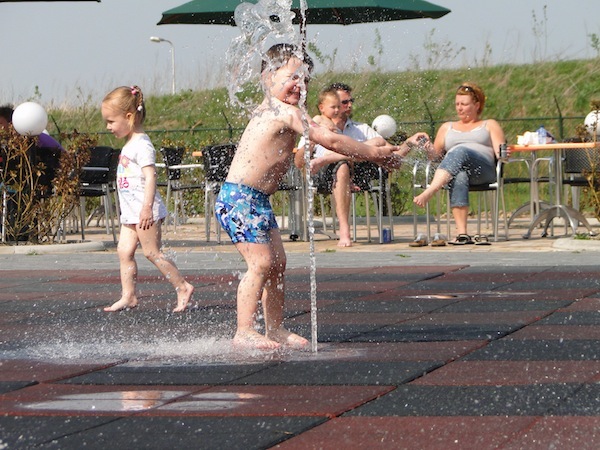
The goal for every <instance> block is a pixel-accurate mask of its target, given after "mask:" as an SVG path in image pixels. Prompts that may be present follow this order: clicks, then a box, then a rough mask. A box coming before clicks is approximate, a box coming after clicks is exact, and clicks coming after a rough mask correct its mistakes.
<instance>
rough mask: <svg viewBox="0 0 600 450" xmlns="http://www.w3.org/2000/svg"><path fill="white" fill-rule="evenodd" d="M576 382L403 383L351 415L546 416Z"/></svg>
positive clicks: (568, 393) (571, 390)
mask: <svg viewBox="0 0 600 450" xmlns="http://www.w3.org/2000/svg"><path fill="white" fill-rule="evenodd" d="M578 387H579V385H575V384H551V385H548V384H545V385H527V386H410V385H409V386H400V387H399V388H398V389H396V390H395V391H392V392H389V393H388V394H386V395H383V396H382V397H379V398H377V399H375V400H374V401H372V402H369V403H367V404H365V405H362V406H360V407H358V408H356V409H355V410H353V411H350V412H348V413H346V414H345V415H349V416H542V415H545V414H547V413H548V412H549V411H551V410H552V409H553V408H555V407H556V406H557V405H558V404H560V402H561V401H563V400H564V399H566V398H568V397H569V396H570V395H572V394H573V392H575V391H576V390H577V388H578Z"/></svg>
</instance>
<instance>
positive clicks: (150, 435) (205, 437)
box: [0, 416, 325, 450]
mask: <svg viewBox="0 0 600 450" xmlns="http://www.w3.org/2000/svg"><path fill="white" fill-rule="evenodd" d="M14 419H15V420H13V423H15V424H19V423H20V427H23V428H30V429H36V428H45V429H47V432H46V433H44V435H45V436H44V437H45V439H44V440H42V436H39V434H41V433H39V431H36V435H38V436H32V439H31V440H29V443H31V444H32V445H31V446H27V445H23V446H20V443H21V442H22V441H23V440H21V442H19V441H17V444H19V446H16V447H14V448H32V447H33V446H35V445H40V446H43V448H57V449H58V448H60V449H80V448H90V449H106V448H123V449H124V448H136V449H137V448H139V449H142V448H143V449H161V450H163V449H167V448H190V449H191V448H203V449H204V448H205V449H219V448H223V449H225V448H226V449H232V450H235V449H240V450H245V449H264V448H269V447H272V446H273V445H276V444H278V443H280V442H282V441H284V440H286V439H289V438H290V437H292V436H294V435H296V434H300V433H302V432H304V431H306V430H308V429H310V428H312V427H314V426H317V425H319V424H320V423H322V422H324V421H325V418H323V417H188V416H184V417H125V418H117V419H116V420H115V419H114V418H107V417H104V418H87V417H86V418H81V417H19V418H14ZM61 421H62V422H63V423H61ZM3 422H4V420H3V421H2V422H0V423H3ZM53 428H55V429H53ZM21 432H23V430H21ZM25 434H26V433H25ZM17 439H18V437H17ZM11 448H12V447H11Z"/></svg>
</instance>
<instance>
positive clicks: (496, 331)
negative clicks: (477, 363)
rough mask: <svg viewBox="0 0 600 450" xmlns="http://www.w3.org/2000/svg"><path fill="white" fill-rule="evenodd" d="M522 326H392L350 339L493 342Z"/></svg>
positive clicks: (369, 340)
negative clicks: (481, 340) (482, 340)
mask: <svg viewBox="0 0 600 450" xmlns="http://www.w3.org/2000/svg"><path fill="white" fill-rule="evenodd" d="M522 326H523V325H522V324H501V325H499V324H465V325H456V324H452V325H443V324H441V325H440V324H435V325H406V324H399V325H390V326H387V327H382V328H379V329H378V330H375V331H372V332H368V333H364V334H361V335H359V336H355V337H352V338H350V339H348V341H349V342H436V341H462V340H480V339H484V340H493V339H498V338H500V337H503V336H506V335H507V334H509V333H512V332H513V331H516V330H518V329H519V328H521V327H522Z"/></svg>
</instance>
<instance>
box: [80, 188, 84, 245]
mask: <svg viewBox="0 0 600 450" xmlns="http://www.w3.org/2000/svg"><path fill="white" fill-rule="evenodd" d="M79 220H80V223H81V240H82V241H85V197H79Z"/></svg>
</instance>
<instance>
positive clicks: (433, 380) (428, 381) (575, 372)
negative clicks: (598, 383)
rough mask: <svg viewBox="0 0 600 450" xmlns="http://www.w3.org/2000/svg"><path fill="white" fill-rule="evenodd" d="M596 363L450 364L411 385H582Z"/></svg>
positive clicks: (599, 366)
mask: <svg viewBox="0 0 600 450" xmlns="http://www.w3.org/2000/svg"><path fill="white" fill-rule="evenodd" d="M598 374H600V361H454V362H452V363H450V364H446V365H445V366H443V367H440V368H439V369H437V370H434V371H433V372H430V373H428V374H426V375H424V376H423V377H421V378H418V379H417V380H415V381H413V382H412V383H411V384H416V385H424V386H500V385H502V386H508V385H529V384H542V383H585V382H590V381H591V380H592V379H594V378H595V377H597V376H598Z"/></svg>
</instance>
